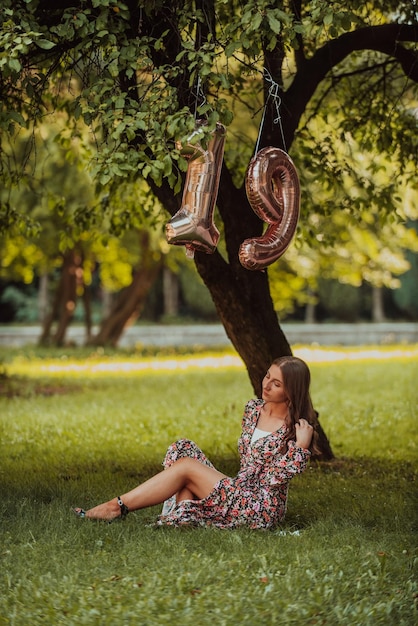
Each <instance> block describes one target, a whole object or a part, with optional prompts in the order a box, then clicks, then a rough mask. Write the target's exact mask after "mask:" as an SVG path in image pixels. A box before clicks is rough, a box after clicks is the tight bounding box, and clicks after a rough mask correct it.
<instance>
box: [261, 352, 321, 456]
mask: <svg viewBox="0 0 418 626" xmlns="http://www.w3.org/2000/svg"><path fill="white" fill-rule="evenodd" d="M272 365H277V366H278V367H280V371H281V373H282V376H283V386H284V391H285V393H286V395H287V399H288V407H289V418H288V420H287V423H286V426H287V427H288V433H287V436H286V441H285V444H286V445H287V442H288V441H289V440H295V439H296V422H299V420H300V419H305V420H306V421H307V422H309V424H311V426H313V427H314V433H313V437H312V442H311V445H310V446H309V449H310V450H311V452H314V453H315V454H318V453H319V448H318V444H317V441H318V433H317V432H316V425H317V423H318V414H317V412H316V411H315V409H314V408H313V405H312V400H311V395H310V391H309V389H310V385H311V373H310V371H309V367H308V366H307V365H306V363H305V361H302V359H299V358H298V357H295V356H282V357H279V358H278V359H275V360H274V361H273V363H272Z"/></svg>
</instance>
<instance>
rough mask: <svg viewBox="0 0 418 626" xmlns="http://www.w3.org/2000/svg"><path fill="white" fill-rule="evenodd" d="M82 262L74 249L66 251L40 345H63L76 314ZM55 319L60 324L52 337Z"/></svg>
mask: <svg viewBox="0 0 418 626" xmlns="http://www.w3.org/2000/svg"><path fill="white" fill-rule="evenodd" d="M81 264H82V257H81V256H80V255H79V254H78V253H77V252H76V251H75V250H74V249H72V250H68V251H67V252H66V253H65V255H64V260H63V264H62V268H61V276H60V280H59V283H58V287H57V289H56V292H55V298H54V302H53V305H52V310H51V312H50V314H49V315H48V316H47V317H46V319H45V321H44V324H43V329H42V334H41V337H40V339H39V344H40V345H48V344H51V343H52V344H53V345H56V346H61V345H63V343H64V340H65V334H66V332H67V328H68V325H69V324H70V322H71V320H72V318H73V315H74V310H75V305H76V299H77V274H78V273H79V272H80V270H81ZM54 321H57V322H58V325H57V329H56V331H55V334H54V335H53V336H52V337H51V333H52V327H53V324H54Z"/></svg>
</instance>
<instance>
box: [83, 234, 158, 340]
mask: <svg viewBox="0 0 418 626" xmlns="http://www.w3.org/2000/svg"><path fill="white" fill-rule="evenodd" d="M140 247H141V250H142V261H141V263H140V265H139V266H138V267H137V269H136V270H135V271H134V273H133V276H132V282H131V284H130V285H129V287H127V288H126V289H124V290H123V291H121V293H120V294H119V296H118V297H117V299H116V301H115V303H114V305H113V307H112V309H111V311H110V314H109V316H108V317H107V318H106V319H105V320H103V322H102V324H101V327H100V330H99V332H98V333H97V335H96V336H95V337H93V338H92V339H91V341H90V342H89V344H90V345H94V346H105V345H109V346H113V347H115V346H116V345H117V344H118V342H119V339H120V338H121V336H122V333H123V331H124V330H125V329H126V328H127V327H128V326H130V325H132V324H133V323H134V322H135V321H136V320H137V319H138V317H139V315H140V314H141V311H142V309H143V306H144V303H145V299H146V297H147V295H148V293H149V290H150V289H151V287H152V285H153V284H154V282H155V280H156V278H157V276H158V274H159V272H160V269H161V267H162V263H163V259H162V257H160V259H159V260H157V261H156V260H155V259H154V258H153V255H152V254H148V252H149V249H150V237H149V234H148V233H147V232H146V231H141V233H140Z"/></svg>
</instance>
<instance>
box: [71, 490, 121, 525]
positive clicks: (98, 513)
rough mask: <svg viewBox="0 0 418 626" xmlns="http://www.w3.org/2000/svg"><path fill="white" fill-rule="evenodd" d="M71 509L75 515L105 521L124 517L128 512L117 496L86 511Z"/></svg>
mask: <svg viewBox="0 0 418 626" xmlns="http://www.w3.org/2000/svg"><path fill="white" fill-rule="evenodd" d="M73 511H74V513H75V515H77V517H83V518H87V519H93V520H94V519H96V520H104V521H106V522H113V520H115V519H119V518H120V519H125V517H126V516H127V514H128V513H129V509H128V507H127V506H126V505H125V504H124V503H123V502H122V500H121V499H120V497H119V496H118V497H117V498H114V499H113V500H109V502H104V503H103V504H99V505H98V506H95V507H94V508H92V509H89V510H88V511H85V510H84V509H80V508H76V509H73Z"/></svg>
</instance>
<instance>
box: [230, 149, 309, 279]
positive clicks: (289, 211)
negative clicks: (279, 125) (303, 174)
mask: <svg viewBox="0 0 418 626" xmlns="http://www.w3.org/2000/svg"><path fill="white" fill-rule="evenodd" d="M245 188H246V192H247V197H248V201H249V203H250V205H251V207H252V209H253V211H254V212H255V213H256V214H257V215H258V217H259V218H260V219H262V220H263V221H264V222H267V224H268V225H269V226H268V227H267V229H266V231H265V233H264V234H263V235H262V236H261V237H255V238H253V239H246V240H245V241H244V242H243V243H242V244H241V246H240V249H239V260H240V262H241V265H243V266H244V267H245V268H246V269H249V270H261V269H264V268H265V267H267V265H271V263H274V261H277V259H278V258H279V257H280V256H281V255H282V254H283V253H284V252H285V251H286V249H287V248H288V246H289V244H290V242H291V241H292V239H293V235H294V234H295V231H296V226H297V223H298V219H299V204H300V186H299V178H298V174H297V171H296V168H295V166H294V164H293V161H292V160H291V158H290V157H289V155H288V154H287V153H286V152H284V151H283V150H280V149H279V148H272V147H268V148H263V149H262V150H260V151H259V152H257V154H256V155H255V156H254V157H253V158H252V159H251V161H250V164H249V166H248V169H247V173H246V176H245Z"/></svg>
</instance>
